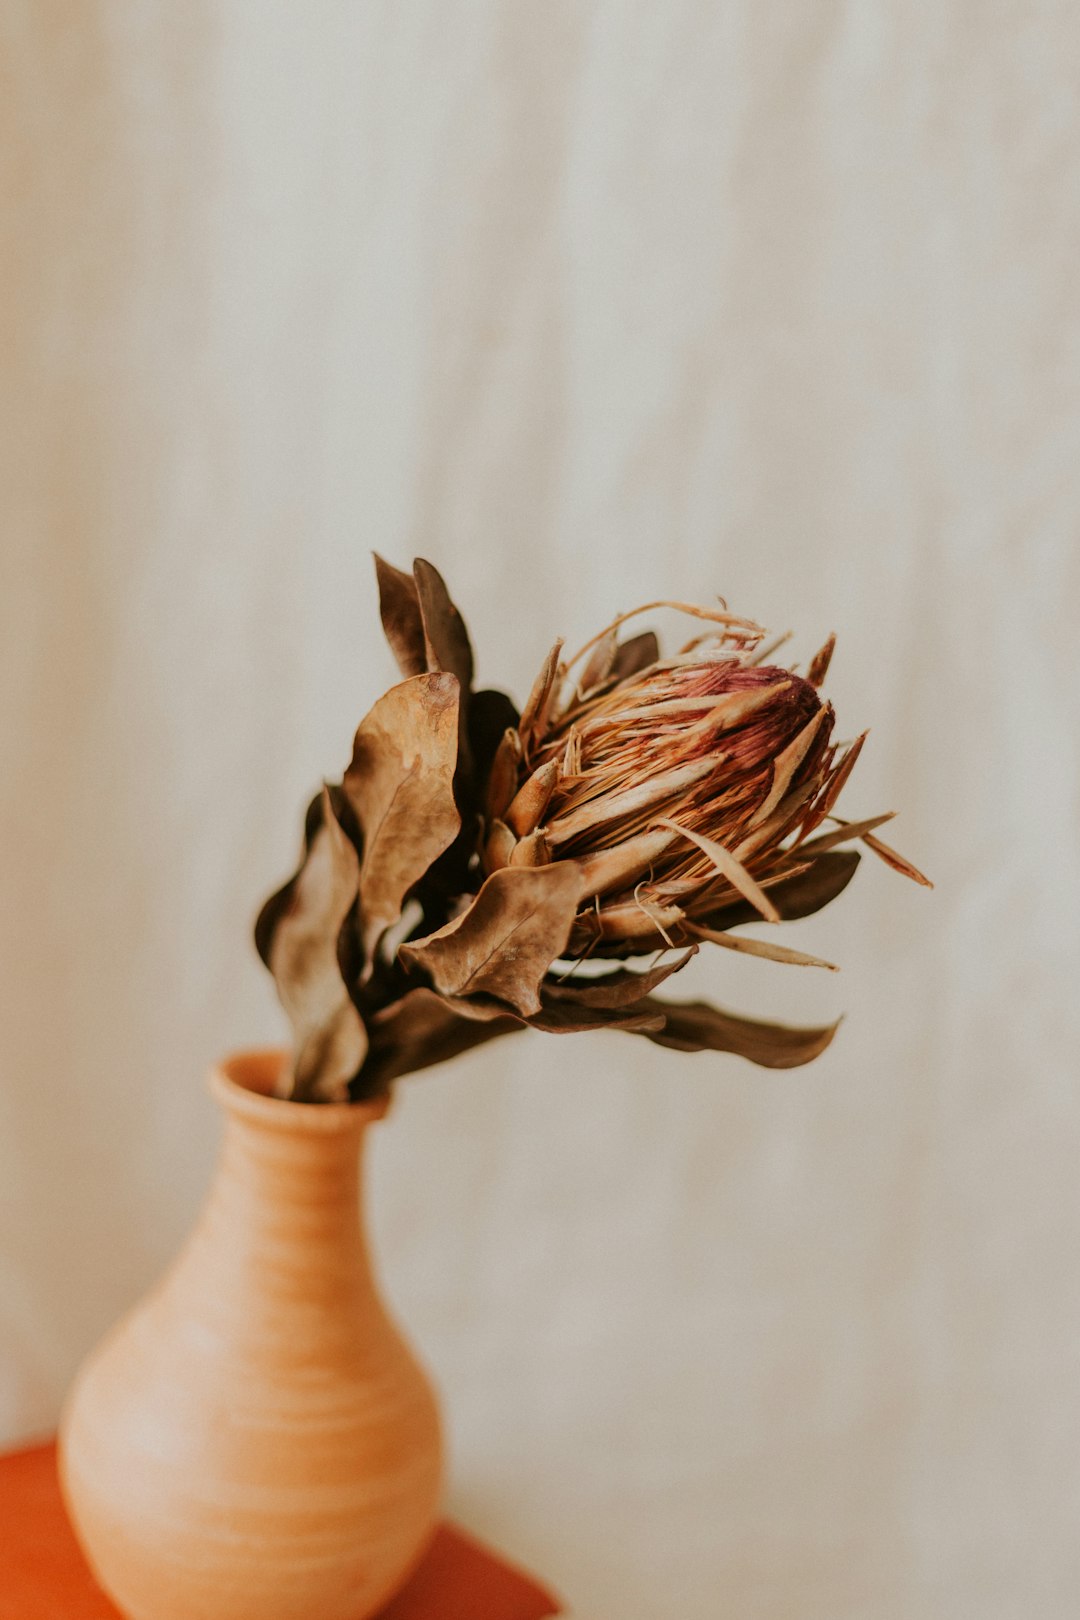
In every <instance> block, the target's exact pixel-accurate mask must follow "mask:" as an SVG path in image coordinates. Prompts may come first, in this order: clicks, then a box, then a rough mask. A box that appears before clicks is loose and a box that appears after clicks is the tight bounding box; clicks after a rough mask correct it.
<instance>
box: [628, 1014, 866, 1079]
mask: <svg viewBox="0 0 1080 1620" xmlns="http://www.w3.org/2000/svg"><path fill="white" fill-rule="evenodd" d="M648 1005H649V1007H650V1009H652V1010H655V1011H656V1012H660V1013H662V1014H663V1015H664V1027H663V1029H661V1030H658V1031H657V1032H656V1033H655V1034H652V1035H650V1036H649V1039H650V1040H651V1041H655V1042H656V1044H657V1045H658V1046H670V1047H672V1048H673V1049H674V1050H675V1051H677V1052H706V1051H708V1052H734V1053H737V1055H738V1056H739V1057H744V1058H748V1059H749V1060H750V1062H751V1063H757V1064H759V1065H760V1066H761V1067H762V1068H765V1069H796V1068H798V1067H799V1066H800V1065H801V1064H803V1063H811V1062H813V1060H814V1058H816V1057H820V1055H821V1053H822V1052H824V1050H825V1048H826V1047H827V1046H828V1045H829V1044H830V1042H831V1041H832V1038H833V1036H834V1035H835V1034H836V1031H837V1030H838V1029H839V1027H840V1020H839V1019H837V1020H836V1022H835V1023H833V1024H820V1025H815V1026H811V1027H807V1028H800V1027H797V1026H793V1025H789V1024H769V1023H762V1022H760V1021H759V1020H758V1019H755V1018H742V1017H740V1016H739V1015H738V1014H737V1013H729V1012H724V1011H722V1009H721V1008H719V1007H710V1006H709V1004H708V1002H706V1001H656V1000H651V1001H650V1002H649V1003H648Z"/></svg>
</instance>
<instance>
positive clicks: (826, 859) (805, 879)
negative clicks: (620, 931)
mask: <svg viewBox="0 0 1080 1620" xmlns="http://www.w3.org/2000/svg"><path fill="white" fill-rule="evenodd" d="M799 853H800V854H801V853H802V852H801V851H800V852H799ZM858 864H859V852H858V850H854V849H841V850H830V851H829V852H828V854H825V855H817V856H815V857H814V859H813V861H812V862H811V863H810V864H809V865H808V866H807V867H806V868H804V869H803V870H802V871H798V872H795V873H793V874H792V875H790V876H788V877H781V878H779V879H778V880H777V881H776V882H771V883H770V884H769V899H770V900H771V902H772V904H773V905H774V906H775V907H776V909H777V911H778V912H779V913H780V918H781V921H782V922H791V921H794V920H795V919H796V918H798V917H809V916H811V915H812V914H813V913H814V912H815V911H820V910H821V908H822V906H827V905H828V904H829V902H830V900H835V899H836V896H837V895H838V894H840V893H841V891H842V890H844V889H846V888H847V886H848V884H849V883H850V882H851V880H852V878H853V877H854V876H855V868H856V867H857V866H858ZM694 921H695V922H698V923H705V924H706V926H708V927H709V928H716V929H719V930H724V929H727V928H738V927H740V926H741V925H742V924H743V923H749V922H757V921H758V912H757V910H756V908H755V907H753V906H751V905H750V904H749V903H747V902H746V901H739V902H737V903H736V904H734V905H730V906H721V907H719V908H718V909H717V910H715V911H713V912H711V913H698V912H696V911H695V913H694Z"/></svg>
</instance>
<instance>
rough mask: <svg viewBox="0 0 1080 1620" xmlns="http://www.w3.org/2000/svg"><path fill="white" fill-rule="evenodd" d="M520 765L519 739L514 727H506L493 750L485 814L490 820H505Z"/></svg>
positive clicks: (515, 786)
mask: <svg viewBox="0 0 1080 1620" xmlns="http://www.w3.org/2000/svg"><path fill="white" fill-rule="evenodd" d="M520 764H521V738H520V737H519V736H518V733H517V729H516V727H513V726H508V727H507V729H506V730H505V731H504V732H503V734H502V741H501V742H500V743H499V746H498V748H496V750H495V757H494V759H493V760H492V762H491V771H490V774H489V776H488V783H487V813H488V816H489V817H490V818H491V819H492V820H495V819H498V820H500V821H503V820H505V818H506V812H507V810H508V809H509V807H510V804H511V802H512V801H513V798H514V795H515V793H516V792H517V781H518V767H519V765H520Z"/></svg>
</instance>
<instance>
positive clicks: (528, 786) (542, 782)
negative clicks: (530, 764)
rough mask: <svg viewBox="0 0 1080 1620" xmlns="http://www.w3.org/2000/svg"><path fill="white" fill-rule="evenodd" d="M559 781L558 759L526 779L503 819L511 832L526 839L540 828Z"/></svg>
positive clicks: (550, 761) (542, 766) (541, 767)
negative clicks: (527, 835)
mask: <svg viewBox="0 0 1080 1620" xmlns="http://www.w3.org/2000/svg"><path fill="white" fill-rule="evenodd" d="M558 780H559V762H558V760H557V759H549V760H548V761H547V763H546V764H545V765H541V766H539V767H538V768H537V769H536V770H535V771H533V773H532V775H531V776H527V777H526V778H525V780H524V782H523V783H522V784H521V787H520V788H519V789H518V791H517V793H516V794H515V795H514V798H513V801H512V803H511V804H510V806H509V808H508V809H507V812H506V814H505V816H504V817H503V820H504V821H505V822H506V825H507V826H508V827H509V828H510V831H511V832H513V833H516V834H517V836H518V837H519V838H524V837H525V836H526V834H527V833H531V832H533V831H534V830H535V829H536V828H537V827H539V825H540V823H541V821H542V820H543V819H544V811H545V810H546V809H547V807H548V804H549V803H550V801H551V795H552V792H553V791H554V788H555V783H556V782H557V781H558Z"/></svg>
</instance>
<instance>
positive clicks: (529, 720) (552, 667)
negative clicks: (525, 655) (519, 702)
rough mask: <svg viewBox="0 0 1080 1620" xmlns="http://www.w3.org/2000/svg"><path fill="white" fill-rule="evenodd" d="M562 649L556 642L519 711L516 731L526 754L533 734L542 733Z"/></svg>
mask: <svg viewBox="0 0 1080 1620" xmlns="http://www.w3.org/2000/svg"><path fill="white" fill-rule="evenodd" d="M562 648H563V644H562V642H561V641H557V642H556V643H555V645H554V647H552V649H551V651H550V652H549V653H548V655H547V657H546V658H545V659H544V663H543V666H542V668H541V670H540V673H539V675H538V676H537V677H536V680H535V681H534V682H533V688H532V691H531V692H530V693H529V696H528V700H527V701H526V704H525V707H524V708H523V709H522V711H521V723H520V724H519V726H518V731H519V732H520V734H521V741H522V743H523V745H524V747H525V750H526V752H528V749H529V746H530V744H531V743H532V741H533V736H534V733H537V732H542V731H543V729H544V721H545V719H546V717H547V712H548V705H549V704H550V702H551V697H552V693H553V692H554V690H555V685H556V682H557V680H558V678H559V671H560V669H561V667H562V666H561V665H560V663H559V654H560V653H561V652H562Z"/></svg>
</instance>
